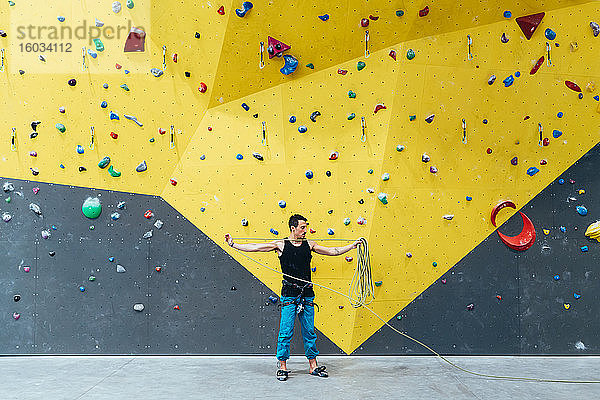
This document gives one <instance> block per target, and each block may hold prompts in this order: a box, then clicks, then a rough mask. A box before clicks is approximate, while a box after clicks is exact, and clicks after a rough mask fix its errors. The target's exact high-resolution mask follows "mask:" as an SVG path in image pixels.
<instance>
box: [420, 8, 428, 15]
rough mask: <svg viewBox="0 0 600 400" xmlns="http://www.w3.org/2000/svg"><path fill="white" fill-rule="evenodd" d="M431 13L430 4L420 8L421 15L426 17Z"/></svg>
mask: <svg viewBox="0 0 600 400" xmlns="http://www.w3.org/2000/svg"><path fill="white" fill-rule="evenodd" d="M427 14H429V6H425V8H423V9H421V10H419V17H424V16H426V15H427Z"/></svg>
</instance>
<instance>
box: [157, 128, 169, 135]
mask: <svg viewBox="0 0 600 400" xmlns="http://www.w3.org/2000/svg"><path fill="white" fill-rule="evenodd" d="M158 133H160V134H161V135H164V134H165V133H167V131H165V130H164V129H163V128H158Z"/></svg>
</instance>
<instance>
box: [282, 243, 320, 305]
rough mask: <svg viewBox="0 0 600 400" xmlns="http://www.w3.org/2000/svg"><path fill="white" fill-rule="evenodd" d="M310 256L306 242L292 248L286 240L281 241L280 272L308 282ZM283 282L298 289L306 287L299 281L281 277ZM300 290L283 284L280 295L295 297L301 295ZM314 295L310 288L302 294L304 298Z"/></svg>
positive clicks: (304, 283)
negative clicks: (290, 283)
mask: <svg viewBox="0 0 600 400" xmlns="http://www.w3.org/2000/svg"><path fill="white" fill-rule="evenodd" d="M311 258H312V254H311V252H310V246H309V244H308V240H303V241H302V244H301V245H300V246H294V245H293V244H292V242H291V241H290V240H288V239H286V240H284V241H283V252H282V253H281V255H280V256H279V262H280V263H281V272H283V273H284V274H288V275H292V276H295V277H298V278H300V279H304V280H306V281H309V282H310V281H311V280H310V260H311ZM283 279H284V280H286V281H288V282H292V283H295V284H297V285H298V286H300V287H303V286H304V285H306V282H302V281H299V280H297V279H293V278H290V277H287V276H284V277H283ZM301 292H302V291H301V289H300V288H297V287H295V286H293V285H287V284H285V282H284V285H283V287H282V288H281V295H282V296H286V297H296V296H298V295H299V294H300V293H301ZM314 295H315V292H314V291H313V289H312V287H307V288H306V289H304V292H302V296H304V297H312V296H314Z"/></svg>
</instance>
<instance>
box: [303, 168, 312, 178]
mask: <svg viewBox="0 0 600 400" xmlns="http://www.w3.org/2000/svg"><path fill="white" fill-rule="evenodd" d="M304 175H306V177H307V178H308V179H312V177H313V172H312V171H311V170H310V169H309V170H307V171H306V173H305V174H304Z"/></svg>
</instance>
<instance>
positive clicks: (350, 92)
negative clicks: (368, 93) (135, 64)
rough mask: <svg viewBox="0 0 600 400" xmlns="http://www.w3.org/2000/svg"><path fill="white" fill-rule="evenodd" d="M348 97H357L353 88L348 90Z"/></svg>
mask: <svg viewBox="0 0 600 400" xmlns="http://www.w3.org/2000/svg"><path fill="white" fill-rule="evenodd" d="M348 97H349V98H351V99H355V98H356V93H354V92H353V91H352V90H349V91H348Z"/></svg>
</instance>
